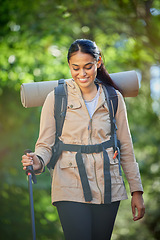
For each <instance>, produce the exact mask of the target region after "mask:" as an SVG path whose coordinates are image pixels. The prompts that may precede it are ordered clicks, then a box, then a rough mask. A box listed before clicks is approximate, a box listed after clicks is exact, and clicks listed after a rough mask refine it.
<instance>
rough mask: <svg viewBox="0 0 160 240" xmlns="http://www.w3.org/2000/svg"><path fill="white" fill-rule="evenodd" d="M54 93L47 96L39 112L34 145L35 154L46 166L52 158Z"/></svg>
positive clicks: (54, 130) (54, 129)
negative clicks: (37, 133) (38, 127)
mask: <svg viewBox="0 0 160 240" xmlns="http://www.w3.org/2000/svg"><path fill="white" fill-rule="evenodd" d="M55 133H56V128H55V118H54V91H52V92H51V93H49V94H48V96H47V98H46V100H45V102H44V105H43V107H42V111H41V118H40V130H39V137H38V140H37V142H36V145H35V154H36V155H38V156H39V157H40V158H42V159H43V161H44V165H47V164H48V163H49V161H50V158H51V156H52V146H53V145H54V142H55Z"/></svg>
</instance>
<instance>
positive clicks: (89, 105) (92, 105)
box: [84, 88, 100, 118]
mask: <svg viewBox="0 0 160 240" xmlns="http://www.w3.org/2000/svg"><path fill="white" fill-rule="evenodd" d="M99 89H100V88H98V91H97V94H96V96H95V97H94V98H93V99H92V100H90V101H87V100H84V102H85V104H86V107H87V109H88V112H89V115H90V117H91V118H92V115H93V113H94V111H95V109H96V106H97V103H98V98H99Z"/></svg>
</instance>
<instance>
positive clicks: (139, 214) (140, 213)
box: [133, 206, 145, 221]
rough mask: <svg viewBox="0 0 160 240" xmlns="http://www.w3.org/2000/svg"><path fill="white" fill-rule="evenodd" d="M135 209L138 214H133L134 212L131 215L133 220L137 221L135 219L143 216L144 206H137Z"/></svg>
mask: <svg viewBox="0 0 160 240" xmlns="http://www.w3.org/2000/svg"><path fill="white" fill-rule="evenodd" d="M137 211H138V215H137V216H135V214H134V215H133V220H134V221H137V220H139V219H141V218H143V217H144V214H145V207H144V206H142V207H139V208H137Z"/></svg>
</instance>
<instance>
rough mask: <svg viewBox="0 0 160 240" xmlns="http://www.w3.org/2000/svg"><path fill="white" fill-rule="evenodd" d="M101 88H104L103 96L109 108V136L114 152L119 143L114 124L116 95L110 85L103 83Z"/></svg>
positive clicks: (116, 103)
mask: <svg viewBox="0 0 160 240" xmlns="http://www.w3.org/2000/svg"><path fill="white" fill-rule="evenodd" d="M103 90H104V94H105V98H106V101H107V104H108V108H109V116H110V121H111V138H112V139H113V141H114V146H113V150H114V152H115V151H116V150H117V147H118V144H119V143H118V141H117V135H116V131H117V126H116V119H115V116H116V112H117V108H118V96H117V93H116V90H115V88H114V87H112V86H110V85H103Z"/></svg>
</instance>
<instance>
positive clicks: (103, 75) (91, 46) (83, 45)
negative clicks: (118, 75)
mask: <svg viewBox="0 0 160 240" xmlns="http://www.w3.org/2000/svg"><path fill="white" fill-rule="evenodd" d="M78 51H81V52H82V53H88V54H90V55H91V56H92V57H94V58H95V59H96V61H98V60H99V57H102V54H101V52H100V50H99V48H98V47H97V45H96V43H95V42H93V41H91V40H88V39H77V40H76V41H74V42H73V43H72V44H71V46H70V48H69V50H68V55H67V60H68V62H69V60H70V58H71V57H72V55H73V54H74V53H76V52H78ZM96 78H97V79H98V80H99V81H100V82H102V84H104V85H106V84H109V85H111V86H113V87H114V88H115V89H117V90H119V89H118V87H117V86H116V84H115V83H114V82H113V80H112V79H111V77H110V75H109V73H108V72H107V70H106V68H105V66H104V63H103V61H102V64H101V66H100V67H99V68H97V76H96Z"/></svg>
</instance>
